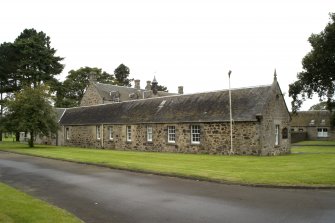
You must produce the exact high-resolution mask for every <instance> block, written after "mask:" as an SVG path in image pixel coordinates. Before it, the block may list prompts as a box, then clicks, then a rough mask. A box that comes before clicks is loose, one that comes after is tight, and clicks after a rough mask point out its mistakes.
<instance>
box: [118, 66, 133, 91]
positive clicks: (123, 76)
mask: <svg viewBox="0 0 335 223" xmlns="http://www.w3.org/2000/svg"><path fill="white" fill-rule="evenodd" d="M129 73H130V70H129V68H128V67H127V66H125V65H124V64H120V65H119V66H118V67H117V68H116V69H115V70H114V76H115V82H114V84H116V85H119V86H127V87H131V83H130V82H131V81H133V80H134V79H129V78H128V76H129Z"/></svg>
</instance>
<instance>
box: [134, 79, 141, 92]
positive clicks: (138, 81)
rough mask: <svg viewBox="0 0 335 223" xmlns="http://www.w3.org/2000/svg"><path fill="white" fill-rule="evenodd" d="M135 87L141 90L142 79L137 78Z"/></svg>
mask: <svg viewBox="0 0 335 223" xmlns="http://www.w3.org/2000/svg"><path fill="white" fill-rule="evenodd" d="M135 89H137V90H140V89H141V86H140V80H138V79H137V80H135Z"/></svg>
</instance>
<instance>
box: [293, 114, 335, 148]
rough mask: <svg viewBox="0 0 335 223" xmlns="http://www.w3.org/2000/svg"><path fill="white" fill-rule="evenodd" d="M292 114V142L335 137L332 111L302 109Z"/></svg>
mask: <svg viewBox="0 0 335 223" xmlns="http://www.w3.org/2000/svg"><path fill="white" fill-rule="evenodd" d="M291 116H292V121H291V137H292V143H294V142H299V141H303V140H333V139H335V134H334V131H333V128H332V124H331V116H332V114H331V112H330V111H328V110H321V111H300V112H297V113H296V114H292V115H291Z"/></svg>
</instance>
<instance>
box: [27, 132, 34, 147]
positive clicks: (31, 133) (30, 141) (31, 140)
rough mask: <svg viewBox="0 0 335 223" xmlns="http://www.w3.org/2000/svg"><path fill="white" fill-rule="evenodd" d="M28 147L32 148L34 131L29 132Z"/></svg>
mask: <svg viewBox="0 0 335 223" xmlns="http://www.w3.org/2000/svg"><path fill="white" fill-rule="evenodd" d="M28 144H29V147H34V131H30V139H29V141H28Z"/></svg>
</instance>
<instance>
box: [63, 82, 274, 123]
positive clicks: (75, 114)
mask: <svg viewBox="0 0 335 223" xmlns="http://www.w3.org/2000/svg"><path fill="white" fill-rule="evenodd" d="M271 92H272V90H271V85H268V86H260V87H253V88H243V89H233V90H232V110H233V119H234V121H235V122H236V121H257V119H256V115H259V114H261V113H262V112H263V108H264V106H265V105H266V103H267V101H268V98H269V97H270V96H271ZM226 121H229V92H228V90H222V91H215V92H207V93H197V94H188V95H176V96H166V97H158V98H150V99H141V100H134V101H125V102H121V103H114V104H104V105H96V106H87V107H78V108H70V109H67V110H66V112H65V114H64V115H63V117H62V119H61V121H60V124H62V125H95V124H136V123H185V122H186V123H187V122H192V123H196V122H226Z"/></svg>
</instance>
